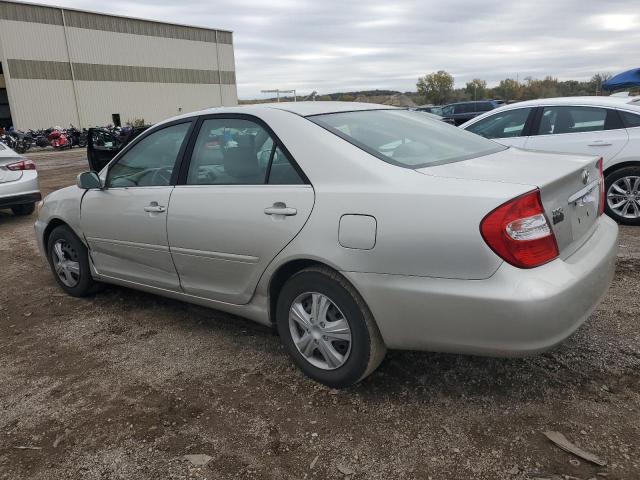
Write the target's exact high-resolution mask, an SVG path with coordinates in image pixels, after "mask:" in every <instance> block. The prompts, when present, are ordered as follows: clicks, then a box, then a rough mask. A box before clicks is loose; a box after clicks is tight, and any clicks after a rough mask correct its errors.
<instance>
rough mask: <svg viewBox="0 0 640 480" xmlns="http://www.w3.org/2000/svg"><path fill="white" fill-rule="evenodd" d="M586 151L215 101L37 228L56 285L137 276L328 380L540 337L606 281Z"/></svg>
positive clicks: (578, 319) (528, 346) (69, 196)
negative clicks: (278, 346)
mask: <svg viewBox="0 0 640 480" xmlns="http://www.w3.org/2000/svg"><path fill="white" fill-rule="evenodd" d="M603 186H604V184H603V178H602V160H601V159H599V158H597V157H586V156H579V155H564V154H550V153H534V152H527V151H523V150H519V149H516V148H508V147H505V146H502V145H499V144H497V143H494V142H493V141H490V140H487V139H484V138H482V137H479V136H476V135H474V134H471V133H468V132H465V131H463V130H460V129H457V128H455V127H453V126H450V125H447V124H445V123H443V122H440V121H438V120H433V119H431V118H429V117H428V116H426V115H424V114H422V113H420V112H411V111H407V110H404V109H396V108H389V107H384V106H375V105H371V104H358V103H332V102H308V103H305V102H299V103H281V104H272V105H259V106H258V105H256V106H246V107H232V108H221V109H212V110H206V111H201V112H195V113H191V114H187V115H182V116H180V117H176V118H172V119H170V120H167V121H166V122H163V123H160V124H158V125H156V126H154V127H153V128H152V129H149V130H148V131H146V132H145V133H144V134H142V135H141V136H140V137H138V138H137V139H136V140H135V141H134V142H132V143H131V144H130V145H128V146H127V147H126V148H125V149H124V150H123V151H121V152H120V153H119V154H118V155H117V156H116V157H115V158H114V159H113V161H112V162H111V163H109V165H107V167H105V168H104V169H103V170H102V171H101V172H99V173H97V172H86V173H83V174H81V175H80V176H79V177H78V182H77V185H74V186H70V187H67V188H65V189H62V190H59V191H57V192H54V193H52V194H50V195H49V196H48V197H47V198H46V199H45V201H44V204H43V205H42V208H41V211H40V215H39V218H38V221H37V222H36V235H37V239H38V243H39V245H40V248H41V251H42V253H43V255H45V256H46V257H47V259H48V261H49V263H50V265H51V268H52V271H53V274H54V276H55V278H56V280H57V281H58V283H59V284H60V286H61V287H62V289H63V290H65V291H66V292H67V293H69V294H70V295H75V296H83V295H88V294H91V293H93V292H95V291H96V290H97V289H98V288H99V286H100V284H101V283H113V284H117V285H122V286H125V287H130V288H135V289H140V290H145V291H148V292H153V293H157V294H160V295H165V296H168V297H172V298H176V299H180V300H184V301H187V302H192V303H197V304H200V305H205V306H209V307H213V308H216V309H219V310H223V311H226V312H231V313H234V314H238V315H241V316H244V317H247V318H250V319H252V320H255V321H257V322H260V323H262V324H265V325H269V326H273V327H275V328H277V330H278V332H279V334H280V337H281V339H282V342H283V343H284V346H285V347H286V349H287V351H288V353H289V354H290V355H291V357H292V359H293V361H294V362H295V363H296V364H297V365H298V366H299V367H300V368H301V369H302V370H303V371H304V372H305V373H306V374H307V375H309V376H310V377H312V378H313V379H315V380H317V381H319V382H322V383H324V384H327V385H330V386H334V387H343V386H346V385H350V384H353V383H355V382H358V381H359V380H361V379H363V378H364V377H366V376H367V375H369V374H370V373H371V372H373V371H374V370H375V368H376V367H377V366H378V365H379V364H380V362H381V361H382V359H383V357H384V355H385V352H386V349H387V348H390V349H415V350H432V351H446V352H458V353H472V354H483V355H523V354H530V353H535V352H540V351H543V350H545V349H548V348H550V347H552V346H553V345H555V344H557V343H559V342H561V341H562V340H563V339H565V338H566V337H567V336H569V335H570V334H571V333H572V332H573V331H574V330H575V329H576V328H578V327H579V326H580V324H581V323H582V322H584V320H585V319H586V318H587V317H588V316H589V314H590V313H591V311H592V310H593V309H594V308H595V306H596V305H597V303H598V302H599V300H600V299H601V297H602V296H603V295H604V293H605V292H606V290H607V288H608V287H609V284H610V283H611V280H612V276H613V272H614V265H615V257H616V239H617V233H618V230H617V226H616V224H615V223H614V222H613V221H612V220H610V219H609V218H608V217H606V216H603V215H602V212H603V208H604V203H603Z"/></svg>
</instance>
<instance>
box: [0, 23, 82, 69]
mask: <svg viewBox="0 0 640 480" xmlns="http://www.w3.org/2000/svg"><path fill="white" fill-rule="evenodd" d="M0 44H2V50H3V56H4V57H5V58H24V59H28V60H52V61H56V62H64V61H68V60H69V57H68V56H67V48H66V42H65V38H64V28H63V27H62V26H61V25H45V24H42V23H27V22H15V21H11V20H3V19H0Z"/></svg>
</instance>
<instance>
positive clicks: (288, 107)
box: [253, 101, 397, 117]
mask: <svg viewBox="0 0 640 480" xmlns="http://www.w3.org/2000/svg"><path fill="white" fill-rule="evenodd" d="M253 106H254V107H258V106H262V107H264V108H276V109H279V110H284V111H286V112H291V113H295V114H296V115H301V116H303V117H306V116H309V115H322V114H324V113H340V112H354V111H359V110H384V109H395V108H397V107H392V106H390V105H380V104H377V103H364V102H337V101H336V102H280V103H261V104H256V105H253Z"/></svg>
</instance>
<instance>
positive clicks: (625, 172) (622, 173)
mask: <svg viewBox="0 0 640 480" xmlns="http://www.w3.org/2000/svg"><path fill="white" fill-rule="evenodd" d="M624 177H640V166H631V167H624V168H620V169H619V170H615V171H613V172H611V173H610V174H609V175H607V177H606V178H605V181H604V183H605V212H606V213H607V215H609V216H610V217H611V218H613V219H614V220H615V221H616V222H618V223H621V224H623V225H640V217H638V218H625V217H623V216H622V215H619V214H618V213H616V212H615V211H614V210H612V209H611V208H610V207H609V201H608V194H609V188H610V187H611V185H612V184H613V183H615V182H616V181H618V180H620V179H621V178H624ZM632 193H633V192H632ZM638 193H639V194H640V192H638ZM639 198H640V197H639ZM639 208H640V207H639Z"/></svg>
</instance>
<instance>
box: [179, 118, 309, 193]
mask: <svg viewBox="0 0 640 480" xmlns="http://www.w3.org/2000/svg"><path fill="white" fill-rule="evenodd" d="M267 175H268V178H267ZM265 183H270V184H292V183H293V184H295V183H304V182H302V180H301V178H300V176H299V175H298V174H297V172H296V170H295V168H294V167H293V166H292V164H291V162H290V161H289V159H288V157H287V156H286V155H285V154H284V153H283V152H282V150H281V149H280V147H278V146H277V145H276V143H275V142H274V139H273V138H272V137H271V135H270V134H269V133H268V132H267V131H266V130H265V129H264V128H263V127H262V126H261V125H259V124H258V123H256V122H253V121H251V120H245V119H237V118H213V119H207V120H205V121H204V122H203V123H202V126H201V128H200V131H199V132H198V137H197V139H196V143H195V145H194V149H193V154H192V156H191V162H190V163H189V170H188V173H187V185H261V184H265Z"/></svg>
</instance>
